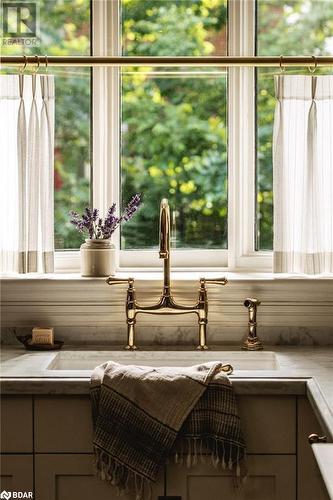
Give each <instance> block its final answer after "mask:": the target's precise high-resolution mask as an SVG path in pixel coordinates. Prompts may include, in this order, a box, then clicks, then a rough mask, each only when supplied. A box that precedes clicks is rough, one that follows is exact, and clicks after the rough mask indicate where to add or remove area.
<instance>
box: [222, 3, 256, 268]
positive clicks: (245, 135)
mask: <svg viewBox="0 0 333 500" xmlns="http://www.w3.org/2000/svg"><path fill="white" fill-rule="evenodd" d="M254 54H255V0H246V1H245V0H229V55H239V56H252V55H254ZM254 76H255V74H254V68H230V69H229V95H228V101H229V121H228V123H229V155H228V157H229V172H228V181H229V224H228V227H229V233H228V234H229V244H228V248H229V268H230V270H237V269H244V268H254V267H257V261H255V260H254V257H255V254H254V249H255V247H254V224H255V78H254ZM258 262H259V261H258ZM260 262H261V260H260ZM260 265H261V264H259V267H260Z"/></svg>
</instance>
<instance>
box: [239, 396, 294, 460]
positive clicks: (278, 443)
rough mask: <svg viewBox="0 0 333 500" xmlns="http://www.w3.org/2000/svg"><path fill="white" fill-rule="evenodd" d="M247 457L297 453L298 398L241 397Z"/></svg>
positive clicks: (240, 409)
mask: <svg viewBox="0 0 333 500" xmlns="http://www.w3.org/2000/svg"><path fill="white" fill-rule="evenodd" d="M238 405H239V413H240V417H241V425H242V429H243V432H244V436H245V441H246V446H247V453H270V454H275V453H283V454H287V453H296V398H295V397H291V396H239V397H238Z"/></svg>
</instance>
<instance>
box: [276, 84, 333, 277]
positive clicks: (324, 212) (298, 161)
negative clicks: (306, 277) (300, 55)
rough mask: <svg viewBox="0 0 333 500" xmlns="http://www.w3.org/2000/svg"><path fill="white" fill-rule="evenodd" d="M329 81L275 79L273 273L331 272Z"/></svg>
mask: <svg viewBox="0 0 333 500" xmlns="http://www.w3.org/2000/svg"><path fill="white" fill-rule="evenodd" d="M332 90H333V77H332V76H326V75H325V76H307V75H304V76H300V75H289V76H285V75H279V76H277V77H275V91H276V98H277V103H276V108H275V117H274V134H273V168H274V182H273V190H274V271H275V272H278V273H302V274H310V275H315V274H321V273H332V272H333V215H332V198H333V174H332V172H333V152H332V149H333V141H332V137H333V128H332V114H333V93H332Z"/></svg>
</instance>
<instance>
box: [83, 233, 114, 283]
mask: <svg viewBox="0 0 333 500" xmlns="http://www.w3.org/2000/svg"><path fill="white" fill-rule="evenodd" d="M80 254H81V275H82V276H94V277H106V276H113V275H114V274H115V270H116V263H115V248H114V245H113V244H112V243H111V240H97V239H90V238H88V239H86V240H85V243H83V244H82V245H81V248H80Z"/></svg>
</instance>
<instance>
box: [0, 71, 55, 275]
mask: <svg viewBox="0 0 333 500" xmlns="http://www.w3.org/2000/svg"><path fill="white" fill-rule="evenodd" d="M53 150H54V77H53V76H51V75H24V76H23V75H1V76H0V151H1V163H0V176H1V182H0V207H1V226H2V229H1V241H0V270H1V271H2V272H11V271H14V272H19V273H28V272H37V271H39V272H52V271H53V256H54V249H53V247H54V244H53V218H54V215H53V162H54V152H53Z"/></svg>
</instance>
